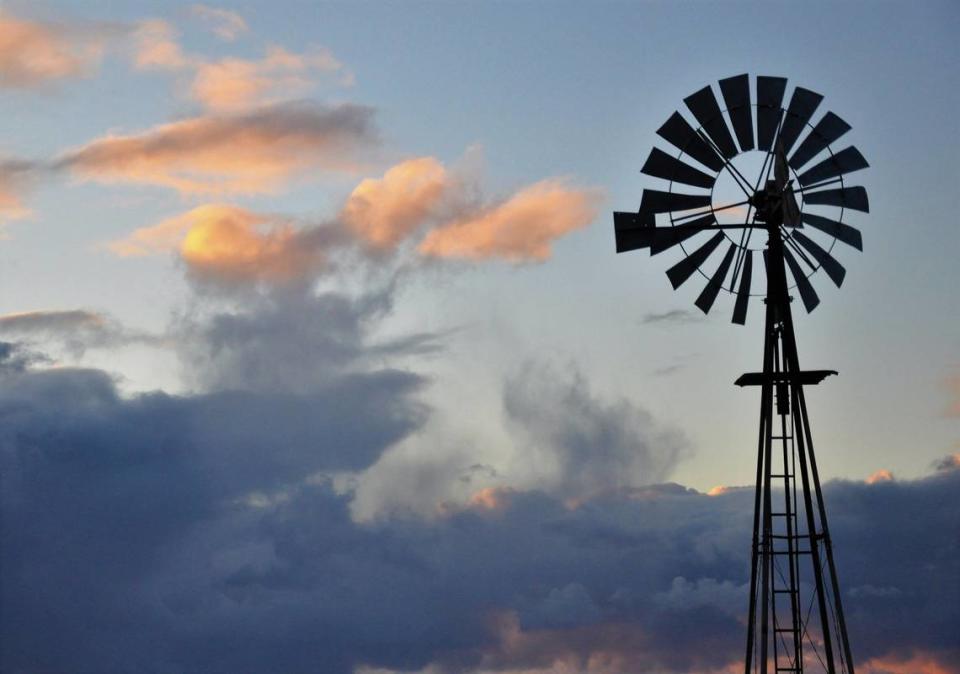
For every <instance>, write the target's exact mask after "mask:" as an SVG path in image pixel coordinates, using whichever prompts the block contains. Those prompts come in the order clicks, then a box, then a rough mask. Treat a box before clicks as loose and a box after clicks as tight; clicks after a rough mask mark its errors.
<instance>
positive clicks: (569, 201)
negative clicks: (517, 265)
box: [418, 178, 601, 262]
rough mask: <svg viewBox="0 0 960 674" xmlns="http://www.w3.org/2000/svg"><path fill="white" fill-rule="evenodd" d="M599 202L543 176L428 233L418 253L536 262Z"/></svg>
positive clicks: (591, 193)
mask: <svg viewBox="0 0 960 674" xmlns="http://www.w3.org/2000/svg"><path fill="white" fill-rule="evenodd" d="M600 200H601V193H600V192H599V191H598V190H595V189H584V188H578V187H573V186H570V185H569V184H568V183H567V182H566V181H564V180H562V179H558V178H548V179H546V180H542V181H540V182H538V183H534V184H533V185H530V186H528V187H525V188H523V189H521V190H520V191H519V192H517V193H516V194H514V195H512V196H511V197H509V198H508V199H506V200H505V201H503V202H502V203H500V204H497V205H494V206H490V207H487V208H485V209H482V210H480V211H479V212H476V213H472V214H467V215H465V216H463V217H461V218H459V219H458V220H456V221H453V222H450V223H448V224H444V225H442V226H441V227H438V228H437V229H434V230H432V231H430V232H429V233H428V234H427V236H426V237H425V238H424V240H423V241H422V242H421V243H420V245H419V248H418V250H419V251H420V252H421V253H422V254H424V255H427V256H430V257H442V258H459V259H468V260H486V259H493V258H500V259H505V260H509V261H512V262H527V261H536V262H542V261H544V260H546V259H548V258H549V257H550V255H551V253H552V249H551V245H552V243H553V241H554V240H556V239H558V238H560V237H561V236H563V235H565V234H568V233H570V232H572V231H574V230H577V229H580V228H583V227H586V226H587V225H588V224H590V222H591V221H592V220H593V219H594V218H595V217H596V215H597V208H598V206H599V203H600Z"/></svg>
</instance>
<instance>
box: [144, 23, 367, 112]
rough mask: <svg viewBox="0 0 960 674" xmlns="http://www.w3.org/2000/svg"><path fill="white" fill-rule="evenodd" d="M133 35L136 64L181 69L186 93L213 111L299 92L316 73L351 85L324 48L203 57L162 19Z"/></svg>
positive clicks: (310, 83)
mask: <svg viewBox="0 0 960 674" xmlns="http://www.w3.org/2000/svg"><path fill="white" fill-rule="evenodd" d="M198 7H199V8H201V9H200V10H199V11H200V13H201V14H203V15H204V16H212V15H211V14H210V12H222V11H224V10H213V9H212V8H209V7H204V6H202V5H198V6H195V7H194V10H195V11H197V8H198ZM227 14H232V13H230V12H228V13H227ZM236 17H237V19H239V20H241V21H242V18H240V17H239V15H236ZM244 25H245V24H244ZM231 30H232V29H231ZM134 37H135V42H136V49H135V52H134V66H135V67H136V68H138V69H140V70H166V71H172V72H180V73H184V74H185V75H186V76H187V77H189V84H186V82H184V85H185V87H184V89H185V91H186V92H187V94H188V95H189V97H190V98H192V99H193V100H195V101H197V102H199V103H200V104H201V105H203V106H204V107H205V108H207V109H209V110H214V111H218V112H224V111H231V110H239V109H243V108H249V107H251V106H255V105H264V104H267V103H276V102H279V101H283V100H290V99H293V98H300V97H303V96H304V95H305V94H307V93H308V92H310V90H311V89H313V88H314V87H315V86H316V84H317V79H318V77H319V76H324V75H325V76H329V77H333V78H334V81H335V82H336V83H338V84H340V85H344V86H350V85H352V84H353V74H352V73H351V72H350V71H349V70H348V69H347V68H346V67H345V66H344V65H343V64H342V63H341V62H340V61H339V60H337V58H336V57H335V56H334V55H333V53H332V52H331V51H330V50H329V49H326V48H324V47H317V46H314V47H310V48H309V49H307V50H305V51H304V52H302V53H296V52H292V51H289V50H287V49H284V48H283V47H280V46H276V45H273V46H269V47H267V49H266V50H265V52H264V55H263V57H262V58H260V59H243V58H236V57H229V58H223V59H218V60H213V59H207V58H204V57H202V56H198V55H195V54H188V53H187V52H185V51H184V49H183V47H182V46H181V44H180V41H179V34H178V32H177V30H176V28H174V26H173V25H171V24H170V23H168V22H166V21H163V20H161V19H150V20H147V21H143V22H141V23H140V25H139V27H138V29H137V30H136V32H135V36H134Z"/></svg>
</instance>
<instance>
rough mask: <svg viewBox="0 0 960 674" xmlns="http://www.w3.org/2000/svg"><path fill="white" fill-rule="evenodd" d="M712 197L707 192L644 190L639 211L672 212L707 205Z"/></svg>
mask: <svg viewBox="0 0 960 674" xmlns="http://www.w3.org/2000/svg"><path fill="white" fill-rule="evenodd" d="M711 203H712V198H711V196H710V195H709V194H680V193H678V192H662V191H660V190H644V191H643V196H642V197H641V199H640V212H641V213H672V212H674V211H689V210H691V209H693V208H701V207H703V206H709V205H710V204H711Z"/></svg>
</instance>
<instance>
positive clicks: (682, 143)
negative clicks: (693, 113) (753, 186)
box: [657, 112, 724, 171]
mask: <svg viewBox="0 0 960 674" xmlns="http://www.w3.org/2000/svg"><path fill="white" fill-rule="evenodd" d="M657 135H658V136H660V137H661V138H663V139H664V140H666V141H667V142H668V143H670V144H671V145H673V146H674V147H675V148H677V149H678V150H680V151H681V152H683V153H684V154H687V155H690V156H691V157H693V158H694V159H696V160H697V161H698V162H700V163H701V164H703V165H704V166H708V167H710V168H712V169H713V170H714V171H720V170H721V169H722V168H723V163H724V162H723V159H722V158H721V157H720V155H718V154H717V153H716V152H715V151H714V149H713V148H712V147H710V145H709V144H707V142H706V141H705V140H703V138H701V137H700V136H698V135H697V132H696V131H694V130H693V127H692V126H690V124H688V123H687V120H685V119H684V118H683V115H681V114H680V113H679V112H674V113H673V114H672V115H670V119H668V120H667V121H666V122H664V123H663V126H661V127H660V128H659V129H657Z"/></svg>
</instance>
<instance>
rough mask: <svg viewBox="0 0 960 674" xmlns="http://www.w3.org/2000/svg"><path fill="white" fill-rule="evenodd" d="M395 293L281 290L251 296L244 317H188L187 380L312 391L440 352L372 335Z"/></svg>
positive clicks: (422, 342) (180, 334)
mask: <svg viewBox="0 0 960 674" xmlns="http://www.w3.org/2000/svg"><path fill="white" fill-rule="evenodd" d="M393 292H394V288H393V286H386V287H383V288H380V289H378V290H373V291H370V292H367V293H364V294H361V295H359V296H356V297H351V296H348V295H344V294H341V293H333V292H330V293H324V294H320V295H314V294H312V293H310V292H308V291H305V290H303V289H290V290H288V291H282V290H274V291H273V292H271V293H269V294H268V295H255V296H250V297H249V298H248V301H247V305H248V308H247V310H246V311H244V312H240V313H237V312H229V311H224V312H218V313H214V314H212V315H193V316H188V317H185V318H184V319H183V320H182V321H181V322H180V323H179V325H178V326H177V327H176V328H175V333H176V334H177V339H178V344H179V348H180V356H181V360H182V361H183V364H184V368H185V375H186V377H187V379H188V380H189V381H190V382H191V383H192V384H193V385H194V386H196V387H197V388H200V389H203V390H214V391H216V390H256V391H305V390H310V389H312V388H314V387H316V386H317V385H320V384H323V383H325V382H329V381H331V380H336V379H337V378H338V377H341V376H342V375H343V374H344V373H346V372H353V371H357V370H358V369H359V370H362V369H364V368H367V367H370V366H371V365H378V364H382V363H384V362H386V361H387V360H388V359H390V358H392V357H397V356H403V355H411V354H423V353H426V352H433V351H436V350H438V349H440V348H441V347H440V342H439V337H438V336H437V335H435V334H432V333H420V334H412V335H405V336H402V337H398V338H396V339H392V340H386V341H379V342H378V341H374V340H373V339H372V338H371V337H370V333H371V330H372V329H373V328H374V327H375V326H376V325H378V323H379V322H380V321H381V320H383V318H385V317H386V316H387V315H388V314H389V313H390V312H391V311H392V309H393Z"/></svg>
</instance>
